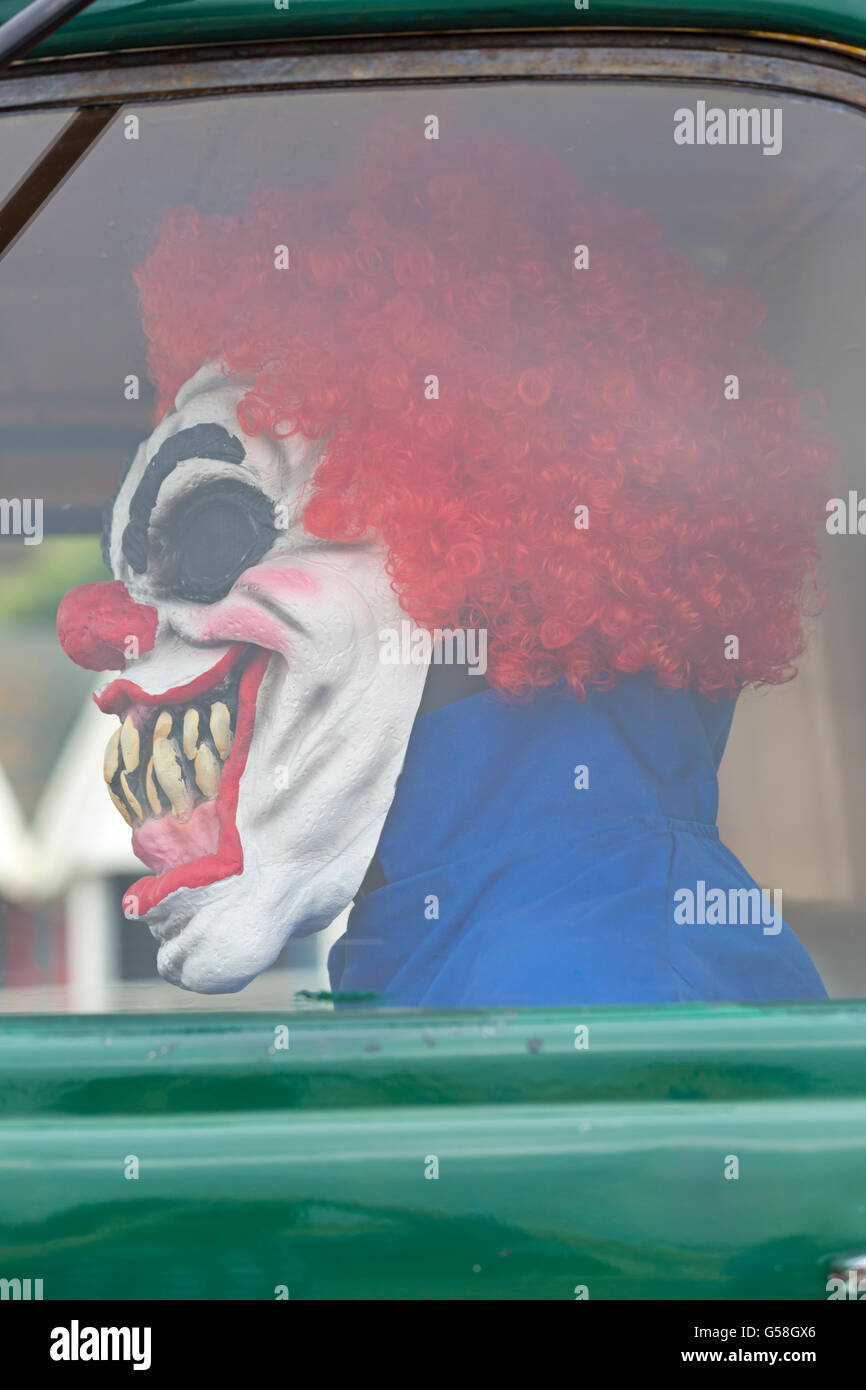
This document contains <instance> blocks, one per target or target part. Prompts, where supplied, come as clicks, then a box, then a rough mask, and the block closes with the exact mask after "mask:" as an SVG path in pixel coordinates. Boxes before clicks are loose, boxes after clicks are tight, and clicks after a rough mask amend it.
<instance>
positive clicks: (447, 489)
mask: <svg viewBox="0 0 866 1390" xmlns="http://www.w3.org/2000/svg"><path fill="white" fill-rule="evenodd" d="M419 146H420V147H421V148H419ZM368 150H371V151H372V152H371V154H370V156H369V160H368V162H367V164H366V166H365V167H362V168H360V169H359V170H358V171H357V172H356V173H355V174H353V175H351V176H348V177H344V178H340V179H335V180H333V181H331V182H329V183H325V184H323V185H320V186H318V187H314V188H309V189H305V190H304V191H303V192H296V193H288V192H285V191H277V190H273V189H266V190H264V191H262V192H260V193H259V194H258V195H257V196H256V197H255V198H254V199H253V200H252V202H251V204H250V206H249V209H248V211H246V212H245V213H244V214H243V215H241V216H236V217H226V218H221V217H217V216H202V215H200V214H199V213H198V212H197V210H196V209H195V208H193V207H182V208H177V209H175V210H174V211H173V212H171V213H170V214H169V215H168V217H167V218H166V219H165V221H164V222H163V224H162V226H161V228H160V229H159V232H158V236H157V240H156V243H155V245H154V249H153V250H152V252H151V254H150V255H149V256H148V258H147V259H146V260H145V261H144V262H143V263H142V264H141V265H140V266H138V267H137V268H136V271H135V278H136V282H137V285H138V289H139V293H140V297H141V303H142V312H143V322H144V328H145V332H146V334H147V336H148V338H149V340H150V358H149V360H150V368H151V372H152V375H153V379H154V382H155V384H156V386H157V391H158V410H159V412H160V413H161V412H162V411H164V410H165V409H167V408H169V407H170V405H171V403H172V401H173V398H174V396H175V394H176V392H177V390H178V388H179V387H180V386H181V384H182V383H183V382H184V381H185V380H186V379H187V378H189V377H190V376H192V375H193V373H194V372H195V371H197V370H198V368H199V367H200V366H202V365H203V363H204V362H205V361H207V360H210V359H217V360H219V361H220V362H221V364H222V368H223V371H224V372H225V373H226V374H227V376H230V377H232V378H253V384H252V385H251V387H250V389H249V391H248V392H247V394H246V396H245V398H244V400H243V402H242V404H241V407H240V408H239V410H238V418H239V421H240V424H241V426H242V428H243V429H244V430H246V431H247V432H248V433H250V434H256V433H261V432H267V433H269V434H272V435H275V436H280V435H285V434H288V433H291V432H292V431H294V430H299V431H301V432H302V433H303V434H304V435H306V436H309V437H311V438H318V437H319V436H326V438H327V446H326V451H325V454H324V457H323V460H322V463H321V464H320V466H319V468H318V470H317V473H316V477H315V481H314V488H313V491H312V493H311V496H310V498H309V501H308V504H307V506H306V511H305V515H304V525H305V527H306V528H307V529H308V530H309V531H310V532H311V533H312V534H314V535H316V536H320V537H324V538H329V539H332V540H340V541H346V540H352V539H357V538H360V537H363V536H366V535H368V534H370V533H374V534H378V535H379V536H381V538H382V539H383V540H384V543H385V545H386V547H387V550H388V554H389V571H390V573H391V575H392V579H393V583H394V587H395V589H396V591H397V593H398V594H399V595H400V599H401V602H402V605H403V607H404V608H405V610H406V612H407V613H408V614H410V615H411V616H412V617H413V618H414V619H415V620H416V621H417V622H418V623H420V624H422V625H424V626H426V627H428V628H434V627H449V626H455V625H462V626H483V627H486V628H487V629H488V673H487V674H488V680H489V681H490V683H491V684H492V685H493V686H495V687H496V688H498V689H500V690H502V691H504V692H506V693H508V694H509V695H511V696H512V697H516V698H521V697H527V696H529V695H531V693H532V691H533V690H534V689H536V688H538V687H542V686H548V685H551V684H553V683H555V682H557V681H560V680H562V679H564V680H566V681H568V682H569V683H570V685H571V686H572V687H573V689H574V691H575V692H576V693H577V694H578V695H579V696H580V697H583V696H584V695H585V693H586V689H587V687H588V686H595V687H601V688H604V687H608V686H610V685H612V684H613V683H614V682H615V681H616V680H618V679H619V678H621V677H623V676H626V675H631V674H633V673H636V672H638V671H643V670H652V671H654V672H655V673H656V679H657V680H658V681H659V682H660V683H661V684H662V685H664V686H667V687H671V688H682V687H691V688H693V689H695V690H697V691H700V692H701V693H702V694H705V695H708V696H711V697H712V696H716V695H720V694H733V693H735V692H736V691H737V690H738V689H740V688H741V687H742V686H743V685H745V684H749V683H752V684H755V683H777V682H779V681H782V680H786V679H789V678H790V676H791V675H792V674H793V673H794V672H793V668H792V666H791V662H792V659H793V658H794V657H795V656H797V654H798V653H799V652H800V651H801V650H802V647H803V637H802V616H803V611H804V604H805V598H806V592H807V590H806V580H807V578H809V576H812V577H814V572H815V566H816V562H817V547H816V543H815V538H814V536H815V529H816V524H817V521H818V519H819V517H820V516H822V515H823V509H824V503H825V500H826V481H825V480H826V475H827V472H828V470H829V469H830V468H831V466H832V464H833V460H834V451H833V449H832V447H831V445H830V443H829V442H828V440H826V439H825V438H823V437H821V436H820V435H818V434H817V433H816V432H815V429H814V426H813V423H812V421H811V420H810V419H809V418H808V417H807V415H806V414H805V412H804V411H803V410H802V405H801V403H802V399H803V398H802V396H801V395H799V394H798V393H797V392H796V391H795V389H794V386H793V383H792V380H791V376H790V373H789V372H788V370H787V369H786V368H784V367H782V366H780V365H779V364H778V363H776V362H774V361H773V360H772V359H771V358H770V357H769V356H768V355H767V353H766V351H764V349H763V348H762V347H760V346H759V345H757V344H756V343H755V342H754V341H753V335H754V330H755V329H756V328H757V327H758V325H759V324H760V322H761V320H762V317H763V310H762V308H761V305H760V303H759V302H758V301H757V300H756V299H755V297H754V296H753V295H752V294H751V293H750V292H749V291H747V290H741V289H729V288H719V287H716V286H711V285H709V284H708V283H707V282H706V281H705V280H704V279H703V278H702V276H701V275H700V274H699V273H698V272H697V271H696V270H695V268H694V267H693V266H692V264H691V263H690V262H689V261H688V260H687V259H686V258H685V257H684V256H683V255H682V254H681V253H680V252H678V251H677V250H676V249H674V248H673V247H672V246H671V245H670V244H669V243H668V242H667V241H666V239H665V237H664V235H663V233H662V229H661V226H660V225H659V224H658V223H657V221H656V220H655V219H654V218H653V217H651V216H650V215H649V214H647V213H646V212H643V211H631V210H628V209H625V208H623V207H622V206H620V205H619V204H617V203H616V202H614V201H613V200H612V199H610V198H608V197H599V196H587V195H586V194H585V193H583V192H582V190H581V188H580V186H579V185H578V184H577V183H576V181H575V179H574V177H573V175H572V174H571V173H570V171H569V170H568V169H567V168H566V167H565V166H564V165H562V164H561V163H560V162H559V161H558V160H556V159H554V158H553V157H552V156H550V155H547V154H543V153H541V152H539V151H537V150H529V149H526V148H524V147H522V146H519V145H517V144H515V143H513V142H511V141H509V140H506V139H504V138H501V137H484V138H478V139H475V140H470V141H467V142H462V143H461V144H460V145H459V147H456V146H455V145H454V143H453V142H449V147H448V150H447V152H445V151H443V150H441V149H439V148H438V147H437V146H436V145H434V144H432V143H431V144H430V145H426V144H425V142H423V141H421V140H420V139H418V138H413V139H412V141H411V142H410V141H408V140H407V139H406V138H405V137H399V138H398V137H397V136H395V135H394V134H393V133H391V134H383V133H382V132H380V133H379V135H378V137H376V139H371V140H370V141H369V142H368ZM431 165H435V167H432V168H431ZM281 244H285V245H287V246H288V247H289V253H290V263H289V268H288V269H286V270H277V269H276V268H275V248H276V247H277V246H278V245H281ZM580 244H585V245H586V246H587V247H588V248H589V267H588V268H587V269H577V268H575V264H574V249H575V247H576V246H577V245H580ZM730 373H736V375H737V376H738V378H739V381H740V399H739V400H733V401H730V400H726V399H725V397H724V383H725V378H726V376H728V375H729V374H730ZM431 374H435V375H436V376H437V377H438V379H439V384H440V395H439V398H438V399H435V400H429V399H427V397H426V394H425V381H426V380H427V378H428V377H429V376H430V375H431ZM581 506H585V507H587V508H588V509H589V513H588V521H589V524H588V527H586V529H578V528H577V527H576V525H575V515H576V509H577V508H579V507H581ZM731 633H734V634H736V636H737V637H738V638H739V652H740V655H739V659H738V660H736V661H731V660H726V659H725V654H724V639H725V637H726V636H727V635H728V634H731Z"/></svg>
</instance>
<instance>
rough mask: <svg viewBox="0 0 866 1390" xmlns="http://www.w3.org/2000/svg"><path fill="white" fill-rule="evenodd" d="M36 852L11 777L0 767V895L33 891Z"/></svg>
mask: <svg viewBox="0 0 866 1390" xmlns="http://www.w3.org/2000/svg"><path fill="white" fill-rule="evenodd" d="M35 876H36V853H35V850H34V846H33V841H32V839H31V836H30V834H29V832H28V830H27V828H26V826H25V824H24V818H23V816H22V815H21V812H20V810H19V807H18V802H17V800H16V798H15V793H14V792H13V790H12V788H11V786H10V784H9V779H8V778H7V776H6V773H5V772H4V771H3V768H2V767H0V897H4V898H9V899H11V900H12V901H13V902H17V901H21V900H22V899H24V898H28V897H30V895H31V891H32V886H33V882H34V879H35Z"/></svg>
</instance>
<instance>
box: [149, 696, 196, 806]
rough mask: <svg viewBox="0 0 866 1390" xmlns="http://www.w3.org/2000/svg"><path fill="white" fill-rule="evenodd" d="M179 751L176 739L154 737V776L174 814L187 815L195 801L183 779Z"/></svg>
mask: <svg viewBox="0 0 866 1390" xmlns="http://www.w3.org/2000/svg"><path fill="white" fill-rule="evenodd" d="M161 717H162V716H160V718H161ZM179 751H180V750H179V749H178V747H177V744H176V743H175V741H174V739H168V738H160V739H156V738H154V744H153V772H154V776H155V778H156V780H157V782H158V783H159V785H160V787H161V788H162V790H163V791H164V792H165V794H166V796H167V797H168V800H169V804H170V806H171V810H172V814H173V815H175V816H186V815H187V814H188V813H189V812H190V811H192V808H193V804H194V803H193V798H192V793H191V792H190V790H189V788H188V787H187V785H186V783H185V782H184V780H183V769H182V767H181V764H180V757H179Z"/></svg>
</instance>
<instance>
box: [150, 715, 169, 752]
mask: <svg viewBox="0 0 866 1390" xmlns="http://www.w3.org/2000/svg"><path fill="white" fill-rule="evenodd" d="M170 733H171V715H170V714H169V712H168V710H167V709H164V710H163V711H162V714H161V715H160V716H159V718H158V719H157V721H156V723H155V724H154V726H153V741H154V744H155V743H156V742H157V739H161V738H168V736H169V734H170Z"/></svg>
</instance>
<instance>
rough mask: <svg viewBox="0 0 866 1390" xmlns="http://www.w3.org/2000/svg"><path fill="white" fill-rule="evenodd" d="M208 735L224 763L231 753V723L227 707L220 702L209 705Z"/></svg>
mask: <svg viewBox="0 0 866 1390" xmlns="http://www.w3.org/2000/svg"><path fill="white" fill-rule="evenodd" d="M210 733H211V738H212V739H213V741H214V743H215V745H216V750H217V752H218V753H219V755H220V757H221V758H222V760H223V762H225V760H226V758H227V757H228V755H229V753H230V752H231V751H232V721H231V715H230V714H229V707H228V705H226V704H223V702H222V700H217V701H216V703H215V704H213V705H211V709H210Z"/></svg>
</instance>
